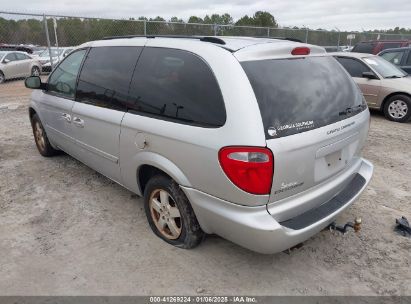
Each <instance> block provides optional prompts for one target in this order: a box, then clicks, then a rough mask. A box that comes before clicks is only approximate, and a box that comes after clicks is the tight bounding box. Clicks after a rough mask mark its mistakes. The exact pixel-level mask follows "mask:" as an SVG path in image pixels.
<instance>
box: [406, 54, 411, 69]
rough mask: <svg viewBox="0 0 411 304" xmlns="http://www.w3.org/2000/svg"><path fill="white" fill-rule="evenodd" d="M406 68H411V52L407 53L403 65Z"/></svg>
mask: <svg viewBox="0 0 411 304" xmlns="http://www.w3.org/2000/svg"><path fill="white" fill-rule="evenodd" d="M405 65H406V66H411V51H410V52H408V58H407V62H406V63H405Z"/></svg>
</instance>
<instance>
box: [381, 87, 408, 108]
mask: <svg viewBox="0 0 411 304" xmlns="http://www.w3.org/2000/svg"><path fill="white" fill-rule="evenodd" d="M394 95H405V96H408V97H409V98H411V95H410V94H408V93H404V92H394V93H391V94H389V95H387V96H385V98H384V100H383V101H382V103H381V107H380V110H381V111H384V106H385V104H386V102H387V101H388V99H390V98H391V97H392V96H394Z"/></svg>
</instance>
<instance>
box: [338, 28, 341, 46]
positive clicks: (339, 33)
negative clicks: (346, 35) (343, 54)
mask: <svg viewBox="0 0 411 304" xmlns="http://www.w3.org/2000/svg"><path fill="white" fill-rule="evenodd" d="M340 35H341V32H340V31H338V41H337V51H339V50H338V49H339V48H340Z"/></svg>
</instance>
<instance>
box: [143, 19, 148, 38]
mask: <svg viewBox="0 0 411 304" xmlns="http://www.w3.org/2000/svg"><path fill="white" fill-rule="evenodd" d="M144 36H147V20H145V19H144Z"/></svg>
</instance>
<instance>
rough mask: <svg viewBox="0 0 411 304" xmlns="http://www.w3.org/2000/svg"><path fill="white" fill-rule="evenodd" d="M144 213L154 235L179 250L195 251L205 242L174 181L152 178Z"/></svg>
mask: <svg viewBox="0 0 411 304" xmlns="http://www.w3.org/2000/svg"><path fill="white" fill-rule="evenodd" d="M144 209H145V212H146V216H147V219H148V222H149V224H150V227H151V229H152V230H153V232H154V233H155V234H156V235H157V236H158V237H160V238H161V239H163V240H164V241H166V242H167V243H169V244H172V245H174V246H176V247H180V248H185V249H189V248H194V247H196V246H197V245H198V244H200V243H201V241H202V240H203V238H204V232H203V231H202V230H201V228H200V225H199V224H198V221H197V218H196V216H195V214H194V211H193V209H192V208H191V205H190V203H189V201H188V199H187V197H186V196H185V194H184V193H183V191H182V190H181V189H180V187H179V186H178V184H177V183H176V182H174V181H173V180H172V179H170V178H168V177H166V176H164V175H157V176H154V177H152V178H151V179H150V180H149V181H148V183H147V185H146V188H145V191H144Z"/></svg>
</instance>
